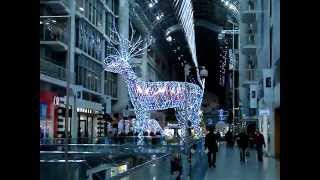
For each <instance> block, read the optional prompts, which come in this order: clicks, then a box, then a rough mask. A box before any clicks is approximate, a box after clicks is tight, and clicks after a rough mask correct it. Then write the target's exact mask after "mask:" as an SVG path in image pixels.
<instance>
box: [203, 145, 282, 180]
mask: <svg viewBox="0 0 320 180" xmlns="http://www.w3.org/2000/svg"><path fill="white" fill-rule="evenodd" d="M216 166H217V167H216V168H208V169H207V172H206V175H205V178H204V179H205V180H209V179H215V180H279V179H280V162H279V161H277V160H275V159H274V158H268V157H264V161H263V162H262V163H259V162H258V161H257V157H256V151H254V150H250V156H249V157H248V158H247V162H246V163H244V164H241V163H240V153H239V149H238V148H237V147H235V148H233V150H230V149H226V147H225V145H221V146H220V147H219V152H218V154H217V162H216Z"/></svg>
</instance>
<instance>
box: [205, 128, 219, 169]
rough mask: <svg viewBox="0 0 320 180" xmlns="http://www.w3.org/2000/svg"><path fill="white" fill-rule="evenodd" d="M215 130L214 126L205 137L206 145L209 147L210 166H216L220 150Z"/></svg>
mask: <svg viewBox="0 0 320 180" xmlns="http://www.w3.org/2000/svg"><path fill="white" fill-rule="evenodd" d="M213 131H214V127H213V128H210V129H209V133H208V134H207V135H206V138H205V147H206V149H208V163H209V168H211V166H213V167H216V153H217V152H218V144H217V136H216V135H215V134H214V132H213Z"/></svg>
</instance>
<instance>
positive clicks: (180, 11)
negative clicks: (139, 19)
mask: <svg viewBox="0 0 320 180" xmlns="http://www.w3.org/2000/svg"><path fill="white" fill-rule="evenodd" d="M173 7H174V9H175V11H176V14H177V16H178V19H179V21H180V23H181V25H182V27H183V31H184V33H185V36H186V39H187V43H188V45H189V49H190V52H191V56H192V60H193V62H194V65H195V67H196V73H197V79H198V82H200V84H201V85H202V88H204V84H203V82H202V81H201V80H200V75H199V70H198V60H197V51H196V43H195V32H194V21H193V7H192V1H191V0H173Z"/></svg>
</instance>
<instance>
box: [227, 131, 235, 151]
mask: <svg viewBox="0 0 320 180" xmlns="http://www.w3.org/2000/svg"><path fill="white" fill-rule="evenodd" d="M225 139H226V142H227V148H232V147H233V135H232V132H231V131H230V130H228V132H227V133H226V135H225Z"/></svg>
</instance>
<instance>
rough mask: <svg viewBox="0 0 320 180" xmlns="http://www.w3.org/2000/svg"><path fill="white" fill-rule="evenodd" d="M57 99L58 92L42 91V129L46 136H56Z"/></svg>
mask: <svg viewBox="0 0 320 180" xmlns="http://www.w3.org/2000/svg"><path fill="white" fill-rule="evenodd" d="M56 99H57V95H56V93H54V92H51V91H40V109H39V110H40V130H41V132H42V133H43V137H44V138H53V137H54V122H55V120H54V119H55V102H56Z"/></svg>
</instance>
